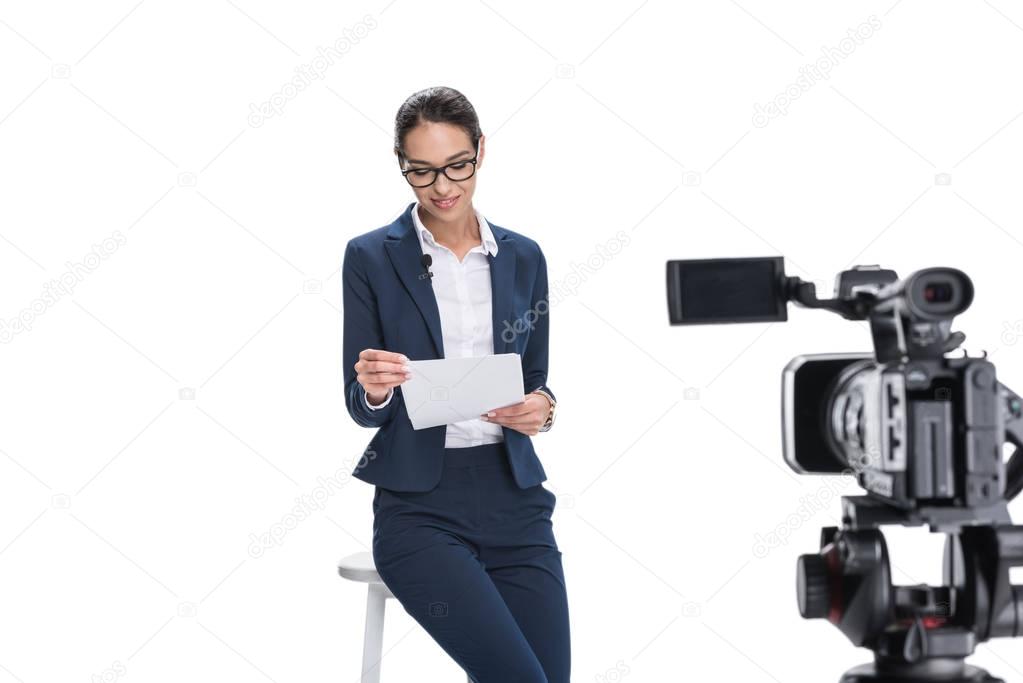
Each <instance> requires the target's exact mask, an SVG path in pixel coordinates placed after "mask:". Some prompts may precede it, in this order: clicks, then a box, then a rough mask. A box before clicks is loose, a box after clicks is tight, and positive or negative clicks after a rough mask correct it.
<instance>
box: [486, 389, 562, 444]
mask: <svg viewBox="0 0 1023 683" xmlns="http://www.w3.org/2000/svg"><path fill="white" fill-rule="evenodd" d="M550 410H551V402H550V401H548V400H547V397H546V396H544V395H543V394H526V395H525V396H524V397H523V400H522V403H516V404H515V405H511V406H505V407H504V408H495V409H494V410H491V411H489V412H487V413H485V414H483V415H481V416H480V418H481V419H483V420H486V421H487V422H494V423H497V424H499V425H501V426H503V427H509V428H511V429H514V430H515V431H518V432H522V433H523V434H525V435H526V436H533V435H534V434H537V433H538V432H539V431H540V427H543V423H544V422H546V421H547V413H549V412H550Z"/></svg>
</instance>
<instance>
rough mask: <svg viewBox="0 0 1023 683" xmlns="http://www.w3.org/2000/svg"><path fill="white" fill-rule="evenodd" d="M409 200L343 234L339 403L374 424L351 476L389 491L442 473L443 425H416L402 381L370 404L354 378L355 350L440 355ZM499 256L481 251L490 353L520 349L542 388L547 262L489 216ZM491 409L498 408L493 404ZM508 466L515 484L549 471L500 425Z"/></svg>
mask: <svg viewBox="0 0 1023 683" xmlns="http://www.w3.org/2000/svg"><path fill="white" fill-rule="evenodd" d="M414 206H415V202H412V203H410V204H409V205H408V207H406V209H405V211H404V213H402V215H401V216H399V217H398V218H397V219H396V220H395V221H394V222H393V223H391V224H389V225H385V226H383V227H381V228H377V229H375V230H372V231H370V232H367V233H365V234H362V235H359V236H358V237H354V238H352V239H351V240H349V242H348V245H347V247H346V248H345V256H344V265H343V266H342V275H341V286H342V301H343V304H344V341H343V346H344V348H343V351H342V355H343V356H344V358H343V360H344V388H345V406H346V407H347V408H348V413H349V414H350V415H351V416H352V419H353V420H355V422H356V423H358V424H359V425H361V426H363V427H375V428H378V429H377V432H376V433H375V434H374V435H373V438H372V439H371V440H370V442H369V445H368V446H367V448H366V450H365V452H364V453H363V454H362V456H361V457H360V459H359V462H358V463H357V464H356V466H355V470H354V471H353V472H352V476H354V477H357V478H358V479H362V480H363V481H365V482H368V483H370V484H375V485H377V486H380V487H382V488H385V489H390V490H393V491H429V490H430V489H432V488H434V487H435V486H436V485H437V483H438V482H439V481H440V477H441V470H442V468H443V464H444V438H445V434H446V431H447V425H438V426H436V427H428V428H426V429H421V430H418V431H417V430H414V429H412V423H411V422H409V418H408V412H407V411H406V407H405V402H404V400H403V399H402V393H401V387H400V386H398V387H395V389H394V395H393V396H392V397H391V401H390V403H388V404H387V406H386V407H384V408H382V409H379V410H370V409H369V408H368V407H367V406H366V391H365V389H364V388H363V387H362V385H361V384H359V382H358V381H357V380H356V372H355V363H356V362H357V361H358V360H359V353H360V352H361V351H362V350H363V349H382V350H385V351H395V352H398V353H403V354H405V355H406V356H407V357H408V358H409V360H431V359H435V358H443V357H444V344H443V338H442V337H441V321H440V312H439V309H438V308H437V298H436V296H435V295H434V292H433V279H432V278H424V279H420V277H419V276H420V275H421V274H422V273H424V272H425V270H426V269H425V268H424V267H423V264H422V261H421V259H422V256H423V250H422V248H421V246H420V244H419V238H418V237H417V236H416V231H415V225H414V222H413V218H412V211H413V207H414ZM490 228H491V231H492V232H493V233H494V239H495V240H496V241H497V245H498V248H497V255H496V256H492V255H491V254H489V253H488V254H487V260H488V261H490V281H491V286H492V292H493V296H492V302H493V323H494V353H518V354H519V356H520V357H521V359H522V379H523V382H524V384H525V391H526V392H527V393H528V392H530V391H533V390H534V389H538V388H542V389H544V390H545V391H547V392H548V393H549V394H550V395H551V396H554V392H553V391H551V388H550V387H548V386H547V355H548V345H547V341H548V335H549V329H550V328H549V325H550V315H549V313H550V311H549V302H548V292H547V262H546V260H545V259H544V255H543V252H542V251H541V250H540V246H539V245H538V244H537V243H536V242H535V241H533V240H531V239H530V238H528V237H526V236H525V235H521V234H519V233H517V232H513V231H511V230H507V229H505V228H502V227H499V226H497V225H494V224H493V223H490ZM495 407H496V406H495ZM502 429H503V432H504V442H505V445H506V447H507V448H506V450H507V452H508V457H509V459H510V464H511V470H512V473H513V474H514V477H515V482H516V484H517V485H518V486H519V488H527V487H529V486H535V485H536V484H539V483H540V482H542V481H545V480H546V479H547V474H546V472H544V469H543V465H542V464H541V463H540V459H539V458H538V457H537V454H536V452H535V450H534V449H533V441H532V439H531V438H530V437H529V436H527V435H526V434H523V433H522V432H519V431H516V430H514V429H511V428H508V427H503V428H502Z"/></svg>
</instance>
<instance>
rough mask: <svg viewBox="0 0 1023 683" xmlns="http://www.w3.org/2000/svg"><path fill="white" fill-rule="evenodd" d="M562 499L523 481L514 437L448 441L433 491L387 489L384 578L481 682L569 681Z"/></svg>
mask: <svg viewBox="0 0 1023 683" xmlns="http://www.w3.org/2000/svg"><path fill="white" fill-rule="evenodd" d="M556 501H557V498H556V497H555V495H554V494H553V493H551V492H550V491H548V490H547V489H546V488H545V487H544V486H543V484H542V483H541V484H537V485H536V486H531V487H529V488H525V489H520V488H519V487H518V486H517V485H516V483H515V480H514V478H513V476H512V472H511V467H510V466H509V464H508V458H507V454H506V452H505V447H504V444H503V443H496V444H485V445H482V446H471V447H467V448H445V449H444V472H443V475H442V476H441V481H440V483H439V484H438V485H437V486H436V487H435V488H434V489H432V490H430V491H425V492H399V491H391V490H389V489H384V488H381V487H379V486H378V487H377V488H376V493H375V495H374V498H373V559H374V560H375V561H376V567H377V571H378V572H379V574H380V578H381V579H382V580H383V582H384V584H385V585H386V586H387V588H388V589H390V591H391V592H392V593H394V597H395V598H397V600H398V602H400V603H401V605H402V606H403V607H404V608H405V611H406V612H408V613H409V614H410V615H412V617H413V618H414V619H415V620H416V621H417V622H419V624H421V625H422V627H423V628H424V629H426V631H427V633H429V634H430V636H431V637H432V638H433V639H434V640H435V641H437V643H438V644H439V645H440V646H441V647H442V648H443V649H444V651H445V652H447V653H448V655H450V656H451V658H452V659H454V660H455V661H456V662H457V663H458V664H459V666H461V667H462V668H463V669H464V670H465V671H466V672H467V673H468V674H469V675H470V676H471V677H472V679H473V681H475V682H476V683H505V682H508V683H569V670H570V661H571V653H570V645H569V619H568V598H567V593H566V590H565V575H564V571H563V569H562V564H561V551H560V550H558V546H557V543H556V542H555V540H554V532H553V528H552V525H551V514H552V513H553V511H554V507H555V503H556Z"/></svg>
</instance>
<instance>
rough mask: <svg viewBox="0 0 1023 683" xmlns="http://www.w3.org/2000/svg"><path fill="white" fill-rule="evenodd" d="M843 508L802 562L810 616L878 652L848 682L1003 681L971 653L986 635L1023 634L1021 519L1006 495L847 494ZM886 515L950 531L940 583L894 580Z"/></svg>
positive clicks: (802, 601) (802, 600) (802, 589)
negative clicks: (950, 502) (962, 503)
mask: <svg viewBox="0 0 1023 683" xmlns="http://www.w3.org/2000/svg"><path fill="white" fill-rule="evenodd" d="M842 508H843V514H842V527H841V528H838V527H826V528H825V529H823V531H822V534H821V552H820V554H813V555H803V556H802V557H800V558H799V563H798V566H797V594H798V598H799V610H800V613H801V614H802V615H803V617H805V618H807V619H821V618H826V619H828V620H829V621H831V623H833V624H835V626H837V627H838V628H839V630H841V631H842V632H843V633H844V634H845V635H846V636H847V637H848V638H849V639H850V640H851V641H852V642H853V643H854V644H855V645H857V646H861V647H867V648H869V649H871V650H873V651H874V662H873V663H870V664H864V665H862V666H858V667H856V668H854V669H851V670H850V671H848V672H846V673H845V675H844V676H843V677H842V681H841V683H934V682H936V681H940V682H941V683H1004V681H1002V679H1000V678H996V677H994V676H992V675H991V674H989V673H988V672H987V671H984V670H983V669H980V668H977V667H974V666H971V665H969V664H966V661H965V659H966V657H968V656H969V655H971V654H973V651H974V648H975V647H976V645H977V644H978V643H981V642H984V641H986V640H988V639H989V638H995V637H1019V636H1023V585H1018V586H1014V585H1012V583H1011V582H1010V578H1009V569H1010V568H1011V567H1018V566H1023V526H1020V525H1013V524H1012V522H1011V520H1010V518H1009V513H1008V509H1007V504H1006V503H1004V502H1003V503H997V504H995V505H992V506H990V507H988V508H984V509H980V510H978V509H972V510H966V509H962V508H947V507H921V508H918V509H916V510H901V509H898V508H895V507H892V506H890V505H886V504H884V503H881V502H879V501H877V500H875V499H873V498H870V497H867V496H847V497H844V498H842ZM883 524H897V525H902V526H918V525H922V524H927V525H929V526H930V527H931V530H932V531H938V532H943V533H945V534H946V542H945V555H944V572H943V574H944V576H943V584H942V585H941V586H928V585H918V586H894V585H893V584H892V578H891V567H890V562H889V559H888V548H887V545H886V543H885V539H884V536H883V534H882V533H881V530H880V529H879V528H878V527H880V526H881V525H883Z"/></svg>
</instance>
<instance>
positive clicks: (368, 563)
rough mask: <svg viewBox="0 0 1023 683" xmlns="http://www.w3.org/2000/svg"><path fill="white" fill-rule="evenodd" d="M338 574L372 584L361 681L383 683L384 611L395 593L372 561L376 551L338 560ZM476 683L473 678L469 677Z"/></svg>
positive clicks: (470, 680)
mask: <svg viewBox="0 0 1023 683" xmlns="http://www.w3.org/2000/svg"><path fill="white" fill-rule="evenodd" d="M337 573H338V574H340V575H341V576H342V577H344V578H346V579H348V580H349V581H359V582H361V583H365V584H369V592H368V595H367V596H366V631H365V635H364V636H363V641H362V679H361V681H362V683H380V659H381V657H382V656H383V646H384V613H385V612H386V607H387V598H393V597H394V594H393V593H391V591H389V590H388V589H387V586H385V585H384V582H383V580H382V579H381V578H380V575H379V574H377V569H376V565H374V564H373V553H355V554H354V555H349V556H348V557H345V558H343V559H342V560H341V561H340V562H338V563H337ZM467 678H468V681H469V683H473V680H472V677H471V676H469V677H467Z"/></svg>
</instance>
